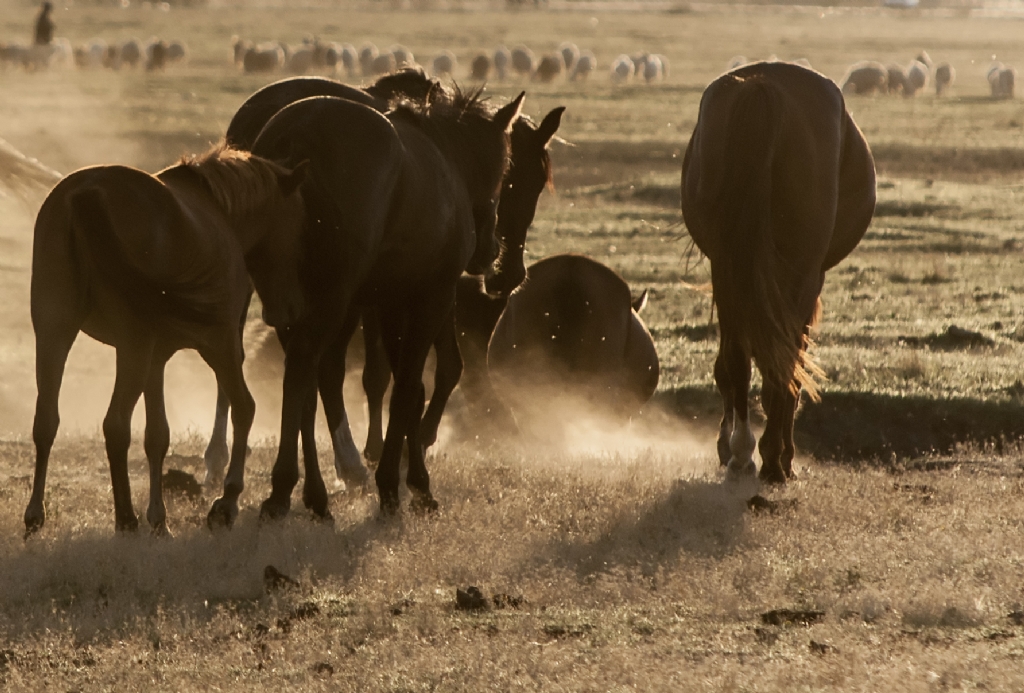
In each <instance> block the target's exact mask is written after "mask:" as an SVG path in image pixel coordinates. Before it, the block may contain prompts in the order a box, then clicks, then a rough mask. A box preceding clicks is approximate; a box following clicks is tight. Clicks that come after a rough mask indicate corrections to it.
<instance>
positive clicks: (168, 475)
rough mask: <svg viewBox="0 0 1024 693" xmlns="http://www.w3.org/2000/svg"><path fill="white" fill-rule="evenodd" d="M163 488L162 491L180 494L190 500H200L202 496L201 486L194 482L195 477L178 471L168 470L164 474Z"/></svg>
mask: <svg viewBox="0 0 1024 693" xmlns="http://www.w3.org/2000/svg"><path fill="white" fill-rule="evenodd" d="M163 488H164V491H167V492H170V493H180V494H181V495H183V496H186V497H187V498H189V499H191V500H195V499H197V498H201V497H202V495H203V486H202V484H200V483H199V482H198V481H196V477H195V476H194V475H193V474H190V473H189V472H184V471H182V470H180V469H168V470H167V471H166V472H164V477H163Z"/></svg>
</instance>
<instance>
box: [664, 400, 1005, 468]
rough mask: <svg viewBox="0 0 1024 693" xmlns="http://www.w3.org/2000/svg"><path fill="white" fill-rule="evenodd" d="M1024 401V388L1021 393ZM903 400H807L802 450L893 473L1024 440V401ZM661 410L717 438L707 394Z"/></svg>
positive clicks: (714, 410) (800, 429)
mask: <svg viewBox="0 0 1024 693" xmlns="http://www.w3.org/2000/svg"><path fill="white" fill-rule="evenodd" d="M1020 390H1021V394H1024V386H1021V387H1020ZM1011 394H1015V395H1016V396H1015V397H1013V398H1001V399H999V400H993V401H982V400H975V399H966V398H950V399H933V398H929V397H899V396H895V395H887V394H875V393H868V392H826V393H823V394H822V396H821V402H818V403H813V402H808V401H806V398H805V401H804V404H803V406H802V408H801V410H800V412H799V414H798V415H797V420H796V432H795V439H796V445H797V449H798V451H799V452H801V453H805V454H809V455H811V456H813V457H815V458H817V459H819V460H829V461H834V462H839V463H852V464H867V465H875V466H879V467H884V468H888V467H890V466H891V465H892V464H893V461H894V460H899V459H914V458H919V457H922V456H926V455H933V454H948V453H952V452H954V451H956V450H957V449H960V448H963V447H965V446H966V447H978V448H985V449H991V450H993V451H994V452H996V453H1002V452H1003V451H1004V450H1013V449H1016V443H1017V441H1019V440H1020V439H1022V438H1024V399H1022V398H1021V397H1020V394H1017V393H1013V392H1011ZM656 399H657V403H658V404H659V405H660V406H661V407H663V408H664V409H666V410H667V411H670V412H673V413H675V414H676V415H677V416H679V417H681V418H683V419H686V420H688V421H694V422H695V423H696V424H697V425H698V427H701V425H702V424H704V425H706V426H707V428H708V430H709V433H710V434H711V435H717V426H718V420H719V418H720V417H721V399H720V397H719V395H718V392H717V391H714V390H711V389H708V388H696V387H694V388H679V389H676V390H673V391H669V392H662V393H658V395H657V396H656Z"/></svg>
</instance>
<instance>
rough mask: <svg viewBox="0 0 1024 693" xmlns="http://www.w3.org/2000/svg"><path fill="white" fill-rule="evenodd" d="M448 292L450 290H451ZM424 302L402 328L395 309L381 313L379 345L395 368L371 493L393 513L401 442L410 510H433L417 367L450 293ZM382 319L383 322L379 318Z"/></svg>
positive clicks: (451, 299)
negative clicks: (405, 455)
mask: <svg viewBox="0 0 1024 693" xmlns="http://www.w3.org/2000/svg"><path fill="white" fill-rule="evenodd" d="M453 288H454V287H453ZM426 298H427V301H424V302H422V303H420V304H419V305H416V306H412V307H410V308H409V310H408V314H407V315H406V316H405V317H406V318H407V320H406V321H404V325H401V327H400V324H401V323H400V322H399V321H398V320H396V318H397V317H398V316H399V315H400V311H399V310H388V311H382V313H381V317H382V321H381V322H382V324H381V326H382V328H383V330H382V331H383V334H384V340H385V341H384V343H385V347H386V348H387V350H388V356H389V357H390V358H391V363H392V365H393V366H394V365H395V364H397V368H395V385H394V390H393V392H392V393H391V406H390V410H389V420H388V431H387V436H386V437H385V438H384V454H383V455H382V456H381V461H380V466H378V467H377V474H376V480H377V489H378V491H379V492H380V502H381V511H382V512H384V513H393V512H395V511H396V510H397V508H398V481H399V464H400V461H401V455H402V443H403V442H407V443H408V450H409V472H408V476H407V477H406V485H407V486H408V487H409V490H411V491H412V492H413V499H412V508H413V509H414V510H416V511H420V512H433V511H436V510H437V501H436V500H434V497H433V495H432V494H431V493H430V475H429V474H428V473H427V467H426V464H425V462H424V459H423V448H422V447H420V441H419V426H420V417H422V416H423V404H424V389H423V367H424V365H425V364H426V361H427V354H428V353H429V352H430V347H431V345H432V344H433V342H434V340H436V339H437V338H438V336H439V335H440V333H441V331H442V329H443V328H444V326H445V321H446V320H447V318H448V317H449V316H450V314H451V306H452V304H453V303H454V301H455V296H454V291H452V292H451V293H441V294H437V295H432V296H427V297H426ZM384 316H387V318H388V319H387V320H384Z"/></svg>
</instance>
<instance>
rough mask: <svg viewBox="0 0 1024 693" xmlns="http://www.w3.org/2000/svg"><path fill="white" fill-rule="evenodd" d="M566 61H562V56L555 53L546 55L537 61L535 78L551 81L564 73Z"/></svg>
mask: <svg viewBox="0 0 1024 693" xmlns="http://www.w3.org/2000/svg"><path fill="white" fill-rule="evenodd" d="M564 65H565V63H563V62H562V56H561V55H559V54H557V53H554V54H551V55H545V56H543V57H542V58H541V59H540V62H539V63H537V69H536V70H534V73H533V78H534V79H535V80H539V81H541V82H550V81H552V80H554V79H555V77H558V76H559V75H560V74H562V68H563V67H564Z"/></svg>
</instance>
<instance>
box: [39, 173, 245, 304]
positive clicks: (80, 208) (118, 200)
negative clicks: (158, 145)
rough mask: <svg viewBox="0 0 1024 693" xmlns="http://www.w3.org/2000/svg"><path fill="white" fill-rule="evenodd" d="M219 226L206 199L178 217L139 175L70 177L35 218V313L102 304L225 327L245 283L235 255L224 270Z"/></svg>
mask: <svg viewBox="0 0 1024 693" xmlns="http://www.w3.org/2000/svg"><path fill="white" fill-rule="evenodd" d="M219 223H223V219H222V215H220V214H219V211H218V210H217V209H216V208H215V207H214V205H213V202H212V201H208V205H207V208H206V209H196V208H194V207H193V208H190V209H188V210H185V209H183V208H182V206H181V205H180V204H179V202H178V200H177V198H176V197H175V195H174V194H173V193H172V192H171V189H169V188H168V187H167V186H166V185H164V183H163V182H162V181H161V180H160V179H158V178H157V177H155V176H152V175H150V174H148V173H145V172H143V171H139V170H137V169H133V168H129V167H125V166H98V167H93V168H87V169H83V170H81V171H77V172H75V173H73V174H71V175H69V176H68V177H67V178H65V179H64V180H63V181H61V183H60V184H58V185H57V187H55V188H54V190H53V191H52V192H51V194H50V196H49V197H48V198H47V200H46V201H45V202H44V204H43V207H42V208H41V209H40V213H39V215H38V217H37V219H36V228H35V239H34V249H33V263H32V304H33V312H34V314H35V311H36V310H37V308H41V306H42V305H43V304H45V303H46V302H47V301H49V300H69V299H70V300H73V301H74V302H75V303H81V302H83V301H85V300H86V299H85V298H84V297H85V296H88V297H89V299H88V300H91V301H96V300H103V299H102V297H104V296H106V297H108V298H110V297H116V298H114V299H113V300H115V301H118V302H120V303H122V304H124V305H125V306H127V307H128V308H129V309H130V310H132V311H133V312H134V313H136V314H137V315H139V316H143V317H149V316H151V315H156V314H167V315H172V316H176V317H179V318H181V319H185V320H189V321H200V322H203V323H213V322H218V321H221V320H228V321H230V320H232V318H231V315H230V314H232V313H233V312H237V311H236V309H238V310H240V308H239V306H240V305H241V301H242V300H244V296H243V295H242V294H243V293H244V292H245V291H247V286H248V280H247V279H246V276H245V273H244V264H243V263H242V261H241V257H240V254H238V257H237V258H236V260H237V261H236V262H231V257H232V255H231V246H230V243H229V241H230V239H227V240H225V241H223V242H220V243H218V242H216V240H215V239H216V238H217V236H218V235H222V236H223V235H224V234H218V233H217V227H218V224H219ZM72 296H73V297H74V298H73V299H72V298H71V297H72ZM232 298H234V299H235V300H232ZM236 304H237V305H236Z"/></svg>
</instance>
